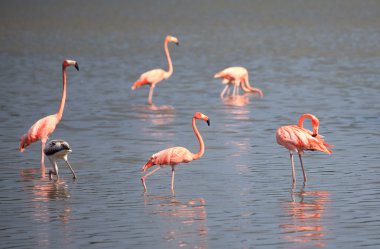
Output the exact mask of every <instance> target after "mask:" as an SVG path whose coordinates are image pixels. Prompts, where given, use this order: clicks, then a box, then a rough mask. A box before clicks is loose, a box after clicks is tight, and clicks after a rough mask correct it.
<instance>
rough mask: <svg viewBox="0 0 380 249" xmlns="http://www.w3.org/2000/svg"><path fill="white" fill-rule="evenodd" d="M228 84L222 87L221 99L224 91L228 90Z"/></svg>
mask: <svg viewBox="0 0 380 249" xmlns="http://www.w3.org/2000/svg"><path fill="white" fill-rule="evenodd" d="M228 87H229V86H228V84H227V85H226V86H225V87H224V89H223V91H222V92H221V93H220V98H223V97H224V94H225V93H226V91H227V90H228Z"/></svg>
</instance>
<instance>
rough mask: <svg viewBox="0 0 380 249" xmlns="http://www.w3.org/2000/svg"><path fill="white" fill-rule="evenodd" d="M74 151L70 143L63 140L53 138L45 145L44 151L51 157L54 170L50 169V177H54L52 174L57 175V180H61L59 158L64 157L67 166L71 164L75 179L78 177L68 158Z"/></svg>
mask: <svg viewBox="0 0 380 249" xmlns="http://www.w3.org/2000/svg"><path fill="white" fill-rule="evenodd" d="M70 152H72V150H71V148H70V145H69V144H68V143H67V142H66V141H63V140H51V141H50V142H49V143H48V144H47V145H46V147H45V149H44V153H45V155H46V156H47V157H48V158H49V160H50V162H51V164H52V165H53V169H54V170H49V179H50V180H51V179H52V177H51V176H52V175H55V176H56V177H57V181H58V180H59V175H58V165H57V160H58V159H63V160H64V161H65V162H66V164H67V166H69V168H70V170H71V173H73V179H76V178H77V175H76V174H75V172H74V170H73V168H72V167H71V165H70V163H69V161H68V160H67V155H68V154H69V153H70Z"/></svg>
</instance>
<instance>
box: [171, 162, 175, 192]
mask: <svg viewBox="0 0 380 249" xmlns="http://www.w3.org/2000/svg"><path fill="white" fill-rule="evenodd" d="M174 172H175V170H174V167H172V194H173V195H174Z"/></svg>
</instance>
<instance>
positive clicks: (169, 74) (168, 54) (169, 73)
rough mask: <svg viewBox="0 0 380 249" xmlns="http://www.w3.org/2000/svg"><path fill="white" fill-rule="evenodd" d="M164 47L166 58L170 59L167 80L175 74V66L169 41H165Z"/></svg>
mask: <svg viewBox="0 0 380 249" xmlns="http://www.w3.org/2000/svg"><path fill="white" fill-rule="evenodd" d="M164 47H165V54H166V58H167V59H168V66H169V69H168V71H167V72H166V78H169V77H170V76H171V75H172V74H173V64H172V59H171V58H170V53H169V49H168V41H167V40H165V45H164Z"/></svg>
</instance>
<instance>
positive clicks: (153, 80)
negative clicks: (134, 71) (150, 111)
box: [131, 35, 179, 105]
mask: <svg viewBox="0 0 380 249" xmlns="http://www.w3.org/2000/svg"><path fill="white" fill-rule="evenodd" d="M169 42H174V43H175V44H177V45H178V44H179V42H178V39H177V38H176V37H174V36H170V35H168V36H166V38H165V42H164V49H165V54H166V58H167V60H168V67H169V69H168V71H165V70H163V69H160V68H158V69H152V70H150V71H147V72H145V73H143V74H141V75H140V77H139V79H138V80H137V81H136V82H135V83H133V85H132V87H131V88H132V90H135V89H137V88H139V87H141V86H143V85H150V89H149V96H148V103H149V104H150V105H152V104H153V101H152V98H153V91H154V88H155V86H156V84H157V83H159V82H161V81H162V80H165V79H167V78H169V77H170V76H171V75H172V74H173V64H172V60H171V58H170V53H169V49H168V43H169Z"/></svg>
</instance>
